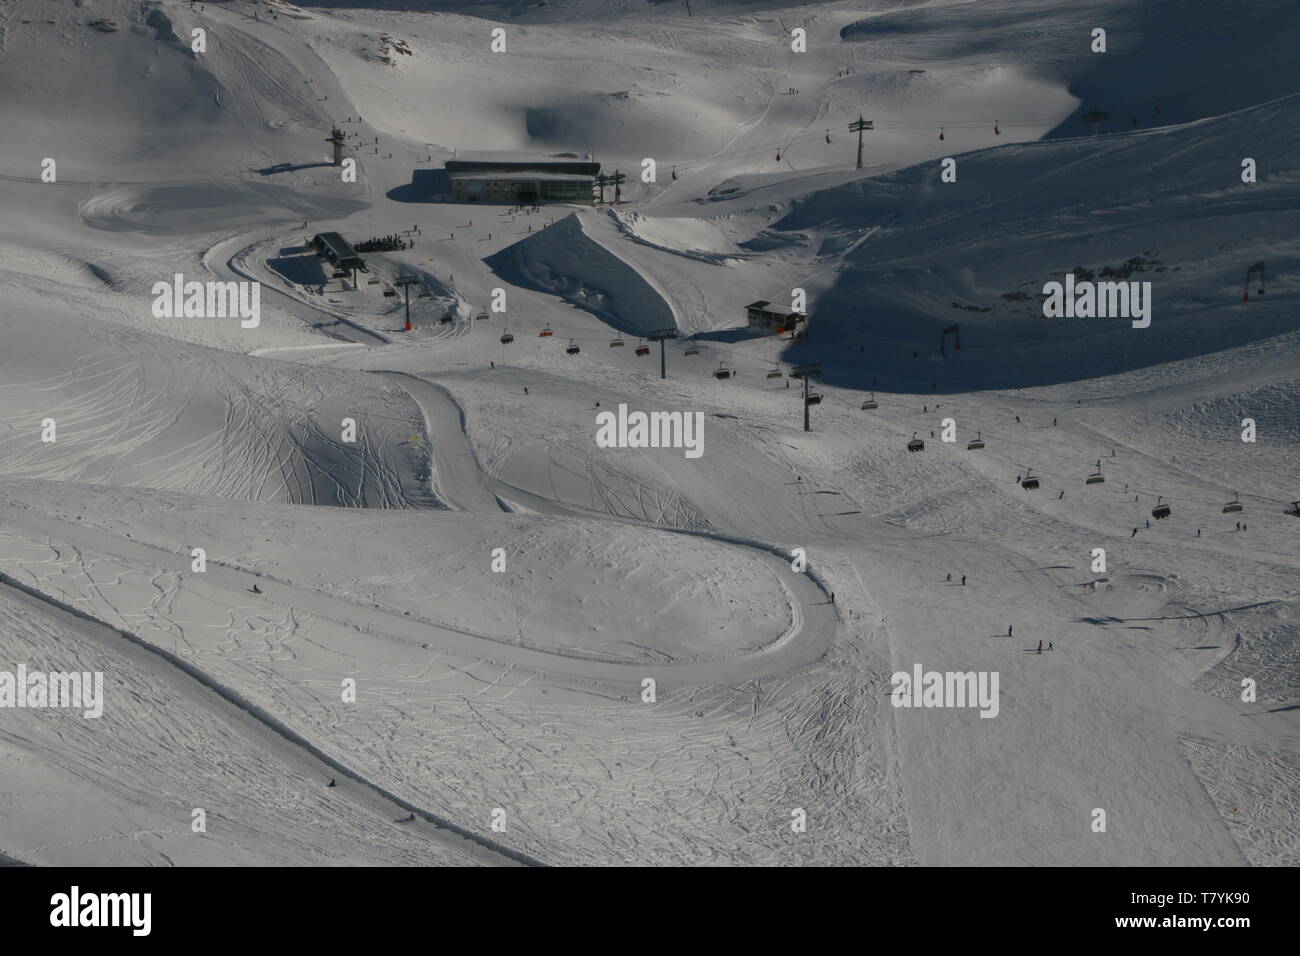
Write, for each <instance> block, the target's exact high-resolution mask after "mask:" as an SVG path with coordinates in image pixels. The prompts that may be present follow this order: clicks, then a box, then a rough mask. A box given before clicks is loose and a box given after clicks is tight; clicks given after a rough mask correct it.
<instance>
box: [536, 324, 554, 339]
mask: <svg viewBox="0 0 1300 956" xmlns="http://www.w3.org/2000/svg"><path fill="white" fill-rule="evenodd" d="M554 334H555V333H554V332H552V331H551V323H550V322H547V323H546V328H544V329H542V331H540V332H538V333H537V337H538V338H540V339H544V338H546V336H548V335H554Z"/></svg>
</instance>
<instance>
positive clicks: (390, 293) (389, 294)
mask: <svg viewBox="0 0 1300 956" xmlns="http://www.w3.org/2000/svg"><path fill="white" fill-rule="evenodd" d="M384 298H385V299H395V298H397V290H396V289H385V290H384Z"/></svg>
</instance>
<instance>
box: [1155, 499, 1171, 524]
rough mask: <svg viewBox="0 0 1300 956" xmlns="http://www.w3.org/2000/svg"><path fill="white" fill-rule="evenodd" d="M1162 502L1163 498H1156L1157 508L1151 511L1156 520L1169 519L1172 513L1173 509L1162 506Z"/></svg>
mask: <svg viewBox="0 0 1300 956" xmlns="http://www.w3.org/2000/svg"><path fill="white" fill-rule="evenodd" d="M1162 500H1163V499H1162V498H1161V497H1159V496H1157V497H1156V506H1155V507H1154V508H1152V509H1151V517H1153V518H1156V519H1160V518H1168V517H1169V515H1170V514H1171V513H1172V509H1171V508H1170V507H1169V506H1168V505H1166V504H1161V502H1162Z"/></svg>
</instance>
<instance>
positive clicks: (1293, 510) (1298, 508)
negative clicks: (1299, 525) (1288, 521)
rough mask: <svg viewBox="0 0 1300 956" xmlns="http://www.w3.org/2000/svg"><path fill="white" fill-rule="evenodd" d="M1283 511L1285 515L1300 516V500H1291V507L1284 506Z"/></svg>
mask: <svg viewBox="0 0 1300 956" xmlns="http://www.w3.org/2000/svg"><path fill="white" fill-rule="evenodd" d="M1282 513H1283V514H1284V515H1290V516H1291V517H1293V518H1300V501H1293V502H1291V507H1290V508H1283V509H1282Z"/></svg>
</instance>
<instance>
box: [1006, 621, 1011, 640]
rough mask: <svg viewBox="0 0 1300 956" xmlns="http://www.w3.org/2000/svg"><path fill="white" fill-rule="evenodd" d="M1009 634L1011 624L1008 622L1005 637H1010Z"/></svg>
mask: <svg viewBox="0 0 1300 956" xmlns="http://www.w3.org/2000/svg"><path fill="white" fill-rule="evenodd" d="M1010 636H1011V625H1010V624H1008V625H1007V637H1010Z"/></svg>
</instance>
